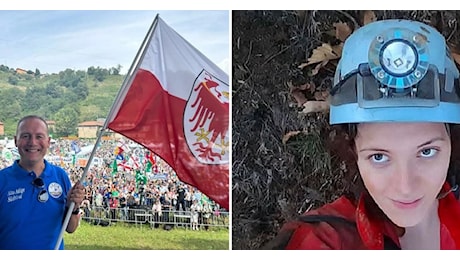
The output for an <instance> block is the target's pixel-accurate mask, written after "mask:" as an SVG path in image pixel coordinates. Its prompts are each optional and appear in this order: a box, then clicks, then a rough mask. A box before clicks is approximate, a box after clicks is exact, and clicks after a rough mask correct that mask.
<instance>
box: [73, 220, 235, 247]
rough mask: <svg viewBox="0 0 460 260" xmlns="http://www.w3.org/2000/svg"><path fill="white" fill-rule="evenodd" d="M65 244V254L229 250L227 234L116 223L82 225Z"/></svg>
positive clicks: (221, 229) (225, 231)
mask: <svg viewBox="0 0 460 260" xmlns="http://www.w3.org/2000/svg"><path fill="white" fill-rule="evenodd" d="M64 241H65V249H66V250H160V249H171V250H228V249H229V230H228V229H227V228H216V227H214V228H213V227H211V228H210V229H209V230H208V231H205V230H199V231H192V230H190V229H187V230H186V229H185V228H183V227H177V228H173V229H172V230H170V231H166V230H163V229H162V228H157V229H151V228H150V227H149V226H148V225H144V226H142V227H141V226H139V225H138V226H137V227H136V226H135V225H134V224H124V223H117V224H116V225H112V226H109V227H102V226H94V225H91V224H89V223H87V222H85V221H82V222H81V225H80V227H79V228H78V229H77V231H76V232H75V233H73V234H67V233H65V234H64Z"/></svg>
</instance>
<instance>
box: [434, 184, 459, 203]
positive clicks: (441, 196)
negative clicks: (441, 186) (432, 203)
mask: <svg viewBox="0 0 460 260" xmlns="http://www.w3.org/2000/svg"><path fill="white" fill-rule="evenodd" d="M457 190H458V185H457V184H455V185H454V186H453V187H452V188H450V190H448V191H446V192H440V193H439V194H438V196H436V199H438V200H440V199H443V198H445V197H446V196H447V195H448V194H449V193H451V192H455V191H457Z"/></svg>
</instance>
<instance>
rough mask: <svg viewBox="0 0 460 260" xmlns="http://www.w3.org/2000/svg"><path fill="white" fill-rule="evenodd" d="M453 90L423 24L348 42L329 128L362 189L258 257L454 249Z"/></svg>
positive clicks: (458, 115) (440, 44)
mask: <svg viewBox="0 0 460 260" xmlns="http://www.w3.org/2000/svg"><path fill="white" fill-rule="evenodd" d="M458 81H459V72H458V69H457V67H456V65H455V63H454V62H453V60H452V58H451V57H450V53H449V51H448V49H447V46H446V41H445V39H444V37H443V36H442V35H441V34H440V33H439V32H438V31H436V30H435V29H434V28H432V27H430V26H428V25H426V24H424V23H420V22H416V21H408V20H383V21H377V22H373V23H370V24H368V25H366V26H364V27H361V28H360V29H358V30H357V31H355V32H354V33H353V34H352V35H350V37H349V38H348V39H347V40H346V42H345V44H344V48H343V52H342V59H341V60H340V62H339V64H338V66H337V70H336V75H335V79H334V87H333V88H332V89H331V101H330V102H331V103H330V124H331V125H337V127H340V128H342V129H345V131H344V132H345V135H344V136H345V138H344V139H341V140H342V141H343V140H345V142H346V143H347V148H349V150H345V151H344V150H342V152H341V153H342V154H343V155H344V156H345V157H343V159H344V161H345V162H347V165H348V166H349V168H348V171H349V172H352V173H353V172H356V173H358V176H359V178H360V179H361V181H362V184H363V185H362V189H361V190H359V192H358V193H357V194H356V196H354V197H352V196H342V197H340V198H339V199H337V200H336V201H334V202H332V203H329V204H326V205H324V206H323V207H321V208H319V209H316V210H312V211H309V212H306V213H304V214H303V215H302V216H301V217H300V218H299V220H298V221H292V222H288V223H286V224H285V225H284V226H283V227H282V229H281V230H280V232H279V234H278V236H277V237H276V238H275V239H274V240H273V241H272V243H269V245H267V246H265V248H271V249H460V221H459V220H460V204H459V202H458V196H457V194H458V193H457V191H458V186H457V184H456V182H455V173H456V172H458V171H457V169H455V167H456V163H455V162H456V161H457V160H456V159H457V158H455V156H457V157H458V156H459V154H458V152H457V149H458V148H457V144H456V141H457V139H456V138H454V137H453V136H454V135H456V134H458V130H457V128H456V124H459V123H460V98H459V85H458V83H459V82H458ZM337 142H339V139H337ZM333 147H335V148H338V147H343V146H340V145H338V144H335V145H333ZM336 151H337V150H336ZM347 155H348V158H346V156H347ZM451 180H453V181H451Z"/></svg>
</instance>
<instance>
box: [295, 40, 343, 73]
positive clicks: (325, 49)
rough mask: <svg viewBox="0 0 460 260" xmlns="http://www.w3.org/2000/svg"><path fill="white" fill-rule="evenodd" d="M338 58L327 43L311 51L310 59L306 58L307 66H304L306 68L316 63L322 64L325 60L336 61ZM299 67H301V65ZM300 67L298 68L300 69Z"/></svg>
mask: <svg viewBox="0 0 460 260" xmlns="http://www.w3.org/2000/svg"><path fill="white" fill-rule="evenodd" d="M339 57H340V56H338V55H337V54H336V53H334V51H333V49H332V47H331V45H329V44H327V43H323V44H322V45H321V46H319V47H318V48H316V49H314V50H313V53H312V55H311V56H310V58H308V60H307V64H305V66H308V65H310V64H315V63H318V62H323V61H325V60H333V59H338V58H339ZM300 66H303V64H302V65H300ZM300 66H299V68H301V67H300Z"/></svg>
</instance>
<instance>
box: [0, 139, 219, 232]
mask: <svg viewBox="0 0 460 260" xmlns="http://www.w3.org/2000/svg"><path fill="white" fill-rule="evenodd" d="M117 142H118V140H104V141H101V143H100V145H99V146H98V147H97V149H96V152H95V156H94V157H97V158H101V159H102V161H103V163H101V164H92V165H91V167H90V168H89V169H88V171H87V173H86V176H85V178H84V180H83V181H82V184H83V185H84V186H85V189H86V196H85V199H84V201H83V202H82V204H81V210H82V211H83V217H84V218H92V217H94V216H96V217H106V216H102V214H101V212H102V211H104V212H109V216H108V218H110V219H111V220H123V221H129V220H133V219H134V216H133V212H132V211H131V210H130V209H147V210H149V212H151V213H152V214H153V218H154V221H156V222H167V221H168V219H167V218H168V217H169V212H171V211H174V212H182V213H185V212H187V213H188V214H190V216H191V217H190V223H191V226H192V229H193V230H198V222H199V224H200V225H203V227H204V228H205V229H206V230H207V229H208V225H206V224H208V222H209V218H210V216H211V214H220V212H222V211H226V210H225V209H223V208H220V206H219V205H218V204H217V203H215V202H214V201H212V200H210V199H209V198H208V197H207V196H206V195H205V194H203V193H201V192H200V191H199V190H198V189H196V188H195V187H193V186H191V185H188V184H186V183H184V182H182V181H180V180H179V178H178V176H177V175H176V173H175V172H174V170H173V169H172V168H171V167H170V166H169V165H168V164H167V163H165V162H164V161H162V160H161V159H159V158H156V160H155V165H154V167H152V170H151V171H149V172H146V171H145V167H144V166H145V160H144V156H143V155H144V154H145V153H146V152H147V150H146V149H144V148H143V147H140V146H136V147H137V148H135V149H132V150H131V151H130V153H132V154H134V153H137V157H136V158H139V165H140V168H139V169H134V168H126V167H125V166H120V167H117V169H116V170H114V168H113V165H114V164H113V162H114V160H115V158H116V155H115V151H116V148H117ZM72 143H73V144H74V145H75V144H77V145H78V147H86V146H90V145H91V144H92V142H91V141H83V140H78V141H75V140H67V139H57V140H54V142H53V144H52V145H51V146H50V149H49V152H48V156H47V158H61V159H60V160H53V161H52V162H50V163H53V164H56V165H59V166H60V167H62V168H63V169H64V170H65V171H66V172H67V173H68V174H69V177H70V180H71V182H72V183H76V182H77V181H78V180H80V179H81V177H82V174H83V172H84V167H82V166H81V165H78V164H77V163H76V160H75V159H72V160H66V159H65V158H66V157H67V158H68V157H69V156H70V157H72V156H73V154H74V151H73V149H74V148H73V145H72ZM127 143H128V145H129V144H133V143H130V141H129V140H128V141H127ZM125 152H126V151H125ZM126 155H127V156H129V154H126ZM76 157H77V158H78V157H79V155H78V153H77V154H76ZM45 159H46V158H45ZM10 164H11V161H9V160H7V159H5V158H2V164H1V166H0V167H1V168H4V167H7V166H8V165H10ZM91 211H93V212H91Z"/></svg>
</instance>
